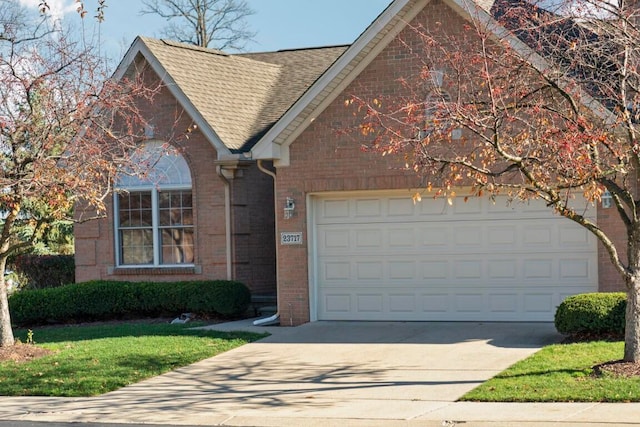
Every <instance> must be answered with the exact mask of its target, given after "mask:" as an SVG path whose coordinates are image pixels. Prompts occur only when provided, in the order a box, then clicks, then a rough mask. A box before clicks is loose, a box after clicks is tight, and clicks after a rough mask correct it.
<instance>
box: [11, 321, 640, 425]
mask: <svg viewBox="0 0 640 427" xmlns="http://www.w3.org/2000/svg"><path fill="white" fill-rule="evenodd" d="M213 328H215V329H220V330H256V331H261V332H264V331H268V332H271V333H272V335H271V336H270V337H268V338H266V339H264V340H261V341H259V342H256V343H252V344H248V345H245V346H243V347H240V348H238V349H235V350H232V351H230V352H227V353H224V354H222V355H220V356H217V357H214V358H211V359H207V360H204V361H202V362H199V363H196V364H193V365H190V366H187V367H185V368H182V369H178V370H176V371H174V372H171V373H169V374H166V375H162V376H159V377H156V378H152V379H150V380H147V381H144V382H141V383H138V384H135V385H132V386H129V387H125V388H123V389H121V390H118V391H115V392H112V393H108V394H105V395H103V396H99V397H96V398H83V399H63V398H37V397H34V398H31V397H30V398H22V397H18V398H10V397H2V398H0V419H1V420H5V421H6V420H29V421H65V422H109V423H151V424H165V425H223V426H296V427H297V426H322V427H331V426H354V427H360V426H363V427H364V426H371V427H378V426H385V427H387V426H389V427H395V426H403V427H413V426H443V425H444V426H449V427H450V426H454V425H464V426H488V425H491V426H537V425H563V426H580V425H589V426H598V425H608V426H611V425H616V426H619V425H640V404H635V403H634V404H593V403H575V404H573V403H551V404H533V403H532V404H520V403H515V404H514V403H512V404H503V403H468V402H455V400H456V399H458V398H459V397H460V396H461V395H463V394H464V393H465V392H466V391H468V390H471V389H472V388H474V387H476V386H477V385H478V384H480V383H482V382H483V381H485V380H486V379H488V378H490V377H492V376H493V375H495V374H496V373H498V372H500V371H502V370H503V369H504V368H506V367H508V366H510V365H511V364H513V363H514V362H516V361H517V360H520V359H522V358H524V357H526V356H528V355H530V354H532V353H534V352H535V351H537V349H539V348H540V347H541V346H543V345H545V344H548V343H550V342H553V341H555V340H557V339H558V338H559V337H558V335H557V334H556V333H555V331H554V328H553V325H551V324H544V323H542V324H541V323H537V324H536V323H518V324H513V323H511V324H509V323H425V322H315V323H311V324H307V325H303V326H300V327H296V328H278V327H267V328H255V327H253V326H251V324H250V322H246V321H245V322H239V323H233V324H223V325H214V326H213Z"/></svg>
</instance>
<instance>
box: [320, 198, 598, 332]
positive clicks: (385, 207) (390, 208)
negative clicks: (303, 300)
mask: <svg viewBox="0 0 640 427" xmlns="http://www.w3.org/2000/svg"><path fill="white" fill-rule="evenodd" d="M406 194H407V193H406V192H403V193H402V194H399V193H395V194H388V195H384V196H379V195H376V196H366V195H364V196H335V195H334V196H331V197H313V198H312V206H313V208H312V218H313V220H312V223H313V228H312V234H311V245H312V247H311V250H312V256H311V261H312V268H311V271H312V273H311V274H312V295H313V296H312V304H315V308H316V310H315V312H316V315H317V318H318V319H319V320H466V321H471V320H473V321H551V320H553V315H554V313H555V309H556V307H557V306H558V304H559V303H560V302H561V301H562V300H563V299H564V298H566V297H567V296H569V295H573V294H577V293H582V292H594V291H596V290H597V277H598V273H597V249H596V241H595V238H594V237H593V236H592V235H591V234H590V233H588V232H587V231H586V230H585V229H583V228H582V227H580V226H578V225H576V224H574V223H573V222H571V221H570V220H567V219H565V218H562V217H559V216H557V215H554V214H553V213H552V212H551V211H550V210H549V209H548V208H547V207H546V206H544V204H543V203H541V202H539V201H534V202H530V203H528V204H522V203H514V204H512V205H508V204H507V202H506V200H505V199H498V200H497V201H496V202H495V204H494V203H492V202H491V201H490V200H488V199H486V198H471V199H469V200H468V201H467V202H464V201H463V200H462V199H460V198H458V199H456V200H455V201H454V203H453V205H452V206H449V205H448V203H447V202H446V201H445V200H442V199H438V200H433V199H426V200H423V201H422V202H420V203H417V204H414V203H413V202H412V200H411V198H410V197H409V196H407V195H406ZM592 210H594V209H592ZM313 300H315V302H314V301H313Z"/></svg>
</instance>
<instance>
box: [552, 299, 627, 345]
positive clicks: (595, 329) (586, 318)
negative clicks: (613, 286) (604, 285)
mask: <svg viewBox="0 0 640 427" xmlns="http://www.w3.org/2000/svg"><path fill="white" fill-rule="evenodd" d="M626 306H627V298H626V294H625V293H623V292H616V293H590V294H580V295H574V296H571V297H568V298H567V299H565V300H564V301H563V302H562V304H560V306H558V309H557V310H556V314H555V326H556V329H557V330H558V332H560V333H561V334H565V335H580V334H589V335H591V334H595V335H598V334H614V335H624V320H625V319H624V318H625V310H626Z"/></svg>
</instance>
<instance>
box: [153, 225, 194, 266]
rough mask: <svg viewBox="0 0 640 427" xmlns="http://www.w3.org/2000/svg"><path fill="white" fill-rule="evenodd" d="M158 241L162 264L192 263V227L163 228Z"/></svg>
mask: <svg viewBox="0 0 640 427" xmlns="http://www.w3.org/2000/svg"><path fill="white" fill-rule="evenodd" d="M160 241H161V245H162V251H161V252H162V260H161V261H160V262H161V263H162V264H193V262H194V257H193V228H165V229H163V230H162V231H161V233H160Z"/></svg>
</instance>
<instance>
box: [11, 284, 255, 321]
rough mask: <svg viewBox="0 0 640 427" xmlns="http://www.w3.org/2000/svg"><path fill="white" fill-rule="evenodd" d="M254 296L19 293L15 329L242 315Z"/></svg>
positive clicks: (90, 288)
mask: <svg viewBox="0 0 640 427" xmlns="http://www.w3.org/2000/svg"><path fill="white" fill-rule="evenodd" d="M250 302H251V294H250V292H249V289H248V288H247V287H246V286H245V285H244V284H242V283H240V282H233V281H224V280H215V281H194V282H161V283H155V282H119V281H91V282H86V283H76V284H72V285H66V286H61V287H57V288H47V289H33V290H24V291H21V292H17V293H15V294H13V295H12V296H11V298H9V309H10V312H11V318H12V321H13V323H14V324H16V325H20V326H25V325H36V324H45V323H64V322H83V321H94V320H108V319H118V318H122V317H131V316H175V315H178V314H181V313H187V312H189V313H196V314H201V315H221V316H237V315H240V314H242V313H244V312H245V311H247V309H248V308H249V304H250Z"/></svg>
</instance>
